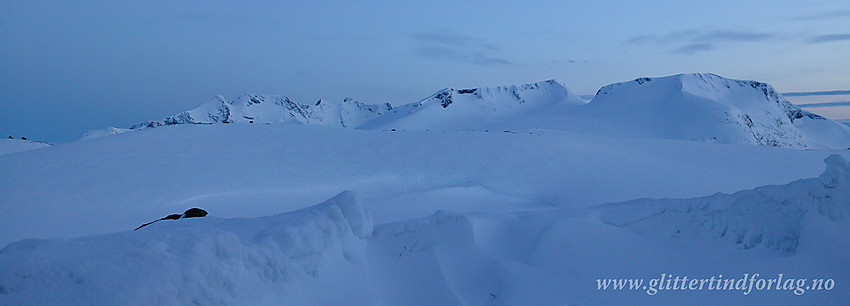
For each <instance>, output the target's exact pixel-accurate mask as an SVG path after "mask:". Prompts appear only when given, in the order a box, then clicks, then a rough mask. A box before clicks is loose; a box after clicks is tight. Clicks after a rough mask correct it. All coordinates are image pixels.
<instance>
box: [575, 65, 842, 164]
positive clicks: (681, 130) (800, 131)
mask: <svg viewBox="0 0 850 306" xmlns="http://www.w3.org/2000/svg"><path fill="white" fill-rule="evenodd" d="M582 115H583V116H587V117H590V118H593V119H594V120H599V121H605V122H606V123H608V124H609V125H611V126H613V127H615V128H616V129H617V132H619V133H620V134H622V135H626V136H638V137H658V138H667V139H682V140H695V141H706V142H716V143H727V144H728V143H732V144H758V145H768V146H777V147H791V148H833V149H844V148H847V147H850V128H847V127H846V126H841V125H840V124H838V123H836V122H834V121H832V120H829V119H826V118H823V117H821V116H818V115H815V114H812V113H809V112H807V111H804V110H801V109H800V108H798V107H796V106H794V105H792V104H791V103H790V102H788V100H786V99H785V98H784V97H783V96H782V95H781V94H780V93H778V92H777V91H775V90H774V89H773V87H772V86H770V85H768V84H765V83H760V82H756V81H742V80H733V79H727V78H724V77H720V76H718V75H715V74H704V73H699V74H680V75H673V76H668V77H662V78H639V79H636V80H634V81H630V82H623V83H615V84H611V85H607V86H604V87H602V88H601V89H600V90H599V92H598V93H597V94H596V96H595V97H594V98H593V100H592V101H591V102H590V103H588V105H587V110H586V112H583V113H582ZM824 134H827V135H828V136H825V135H824Z"/></svg>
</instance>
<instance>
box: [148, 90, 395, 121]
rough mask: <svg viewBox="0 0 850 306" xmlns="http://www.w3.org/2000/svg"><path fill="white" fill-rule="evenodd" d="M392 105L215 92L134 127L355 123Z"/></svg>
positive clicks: (365, 119)
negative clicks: (194, 105) (312, 101)
mask: <svg viewBox="0 0 850 306" xmlns="http://www.w3.org/2000/svg"><path fill="white" fill-rule="evenodd" d="M390 109H392V106H391V105H390V104H389V103H386V104H379V105H371V104H364V103H361V102H358V101H356V100H354V99H351V98H346V99H345V100H343V101H342V102H340V103H330V102H327V101H324V100H319V101H318V102H316V103H315V104H302V103H298V102H295V101H292V100H290V99H289V98H288V97H286V96H283V95H256V94H245V95H241V96H239V97H238V98H236V100H233V101H230V102H228V101H227V100H225V99H224V97H222V96H215V97H214V98H212V99H211V100H210V101H209V102H207V103H204V104H203V105H201V106H199V107H197V108H195V109H193V110H190V111H186V112H182V113H179V114H177V115H175V116H171V117H167V118H165V119H163V120H161V121H150V122H145V123H141V124H138V125H135V126H133V127H131V129H138V128H143V127H156V126H164V125H173V124H211V123H303V124H317V125H329V126H340V127H355V126H358V125H360V124H362V123H363V122H365V121H367V120H369V119H372V118H374V117H376V116H379V115H381V114H383V113H385V112H387V111H388V110H390Z"/></svg>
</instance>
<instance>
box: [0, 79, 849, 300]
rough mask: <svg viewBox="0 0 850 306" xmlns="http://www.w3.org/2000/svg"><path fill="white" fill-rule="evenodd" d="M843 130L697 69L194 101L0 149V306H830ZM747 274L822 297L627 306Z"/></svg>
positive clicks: (700, 294) (759, 295)
mask: <svg viewBox="0 0 850 306" xmlns="http://www.w3.org/2000/svg"><path fill="white" fill-rule="evenodd" d="M252 121H253V123H252ZM848 131H850V128H848V127H846V126H844V125H840V124H838V123H835V122H834V121H831V120H827V119H824V118H822V117H820V116H818V115H815V114H812V113H809V112H806V111H802V110H800V109H799V108H796V107H795V106H793V105H791V104H790V103H787V100H785V99H784V98H783V97H782V96H781V94H778V93H777V92H776V91H775V90H773V88H772V87H770V85H767V84H764V83H759V82H753V81H740V80H732V79H726V78H722V77H719V76H716V75H712V74H685V75H676V76H669V77H662V78H651V79H650V78H641V79H638V80H634V81H630V82H624V83H616V84H612V85H609V86H606V87H603V88H602V89H600V91H599V93H598V94H597V96H596V97H595V98H594V99H593V100H592V101H590V102H589V103H585V102H584V101H582V100H581V99H580V98H579V97H578V96H576V95H575V94H574V93H572V92H570V91H569V90H568V89H567V88H566V86H563V85H561V84H559V83H557V82H555V81H551V80H550V81H544V82H539V83H531V84H526V85H516V86H497V87H485V88H466V89H456V88H447V89H444V90H440V91H438V92H437V93H435V94H434V95H432V96H430V97H428V98H426V99H423V100H422V101H419V102H416V103H412V104H406V105H401V106H396V107H393V106H391V105H389V104H385V105H368V104H363V103H360V102H357V101H354V100H350V99H347V100H345V101H342V102H340V103H331V102H327V101H319V102H317V103H312V104H302V103H297V102H294V101H291V100H289V99H288V98H286V96H283V95H244V96H241V97H239V98H237V99H236V100H233V101H227V100H225V99H224V98H216V99H214V100H213V101H211V102H209V103H207V104H204V105H202V106H200V107H198V108H196V109H194V110H190V111H187V112H183V113H181V114H178V115H175V116H171V117H167V118H166V119H164V120H161V121H151V122H147V123H143V124H141V125H139V126H136V127H134V128H133V129H114V128H111V129H105V130H101V131H97V132H93V133H91V134H89V136H88V137H86V139H83V140H81V141H77V142H72V143H67V144H59V145H55V146H49V147H46V148H43V149H38V150H31V151H26V152H17V153H12V154H0V173H2V174H3V175H2V176H0V246H5V247H4V248H2V249H0V305H58V304H75V305H93V304H134V305H150V304H202V305H232V304H240V305H244V304H250V305H254V304H257V305H280V304H287V305H290V304H296V305H307V304H310V305H317V304H318V305H339V304H348V305H374V304H385V305H408V304H414V305H415V304H422V305H565V304H566V305H571V304H574V305H597V304H686V303H687V304H693V303H697V304H788V303H791V304H833V305H842V304H846V301H847V300H848V299H850V290H847V288H848V284H850V257H848V256H847V254H848V253H850V165H849V164H848V162H847V160H850V151H847V150H846V148H847V147H850V132H848ZM7 144H11V143H6V144H4V147H2V148H4V150H5V148H7V147H9V146H6V145H7ZM14 144H15V145H18V144H19V143H17V142H16V143H14ZM7 151H8V150H7ZM16 151H22V150H16ZM9 152H11V151H9ZM0 153H2V152H0ZM316 203H319V204H316ZM191 207H200V208H203V209H204V210H206V211H207V212H209V215H208V216H207V217H204V218H190V219H180V220H164V221H160V222H156V223H154V224H151V225H149V226H146V227H144V228H141V229H139V230H137V231H133V229H134V228H136V227H137V226H139V225H140V224H143V223H147V222H149V221H152V220H156V219H159V218H161V217H163V216H166V215H168V214H173V213H180V212H182V211H185V210H186V209H187V208H191ZM755 273H758V274H759V276H760V277H761V278H776V277H777V276H778V275H779V274H782V277H784V278H785V279H788V278H793V279H803V278H805V279H806V280H808V281H811V280H813V279H829V280H830V281H831V282H832V284H834V288H831V289H829V290H816V289H807V288H805V287H804V286H802V287H801V286H792V287H793V288H792V287H789V288H788V289H783V290H767V291H760V290H753V291H752V292H749V293H746V294H745V293H744V292H742V291H741V290H725V291H723V290H721V291H718V290H713V291H712V290H696V291H688V290H669V289H661V290H656V291H654V292H653V293H650V292H652V291H653V290H650V287H652V285H651V284H649V281H650V280H652V279H657V278H659V277H660V276H661V275H662V274H664V275H665V276H667V275H669V276H671V277H672V276H673V275H675V276H687V277H688V278H691V279H693V278H706V279H707V278H710V277H720V278H724V279H740V278H742V277H745V275H749V276H753V275H754V274H755ZM612 278H615V279H616V278H627V279H641V280H645V281H646V283H643V284H642V286H639V287H638V288H637V289H636V290H627V289H624V290H613V289H607V290H602V289H600V284H601V281H602V280H607V279H612ZM654 289H658V288H657V287H655V288H654ZM801 291H802V292H801Z"/></svg>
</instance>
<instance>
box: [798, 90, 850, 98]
mask: <svg viewBox="0 0 850 306" xmlns="http://www.w3.org/2000/svg"><path fill="white" fill-rule="evenodd" d="M782 95H783V96H786V97H808V96H836V95H850V90H824V91H796V92H785V93H782Z"/></svg>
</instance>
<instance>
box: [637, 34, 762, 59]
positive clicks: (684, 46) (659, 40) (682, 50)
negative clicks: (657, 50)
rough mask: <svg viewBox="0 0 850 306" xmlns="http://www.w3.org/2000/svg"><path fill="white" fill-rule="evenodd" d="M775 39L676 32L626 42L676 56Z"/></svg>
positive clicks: (638, 37)
mask: <svg viewBox="0 0 850 306" xmlns="http://www.w3.org/2000/svg"><path fill="white" fill-rule="evenodd" d="M775 38H777V34H776V33H768V32H749V31H730V30H716V31H696V30H688V31H677V32H672V33H669V34H666V35H651V34H650V35H639V36H635V37H633V38H631V39H629V40H627V41H626V44H632V45H659V46H670V45H674V46H676V47H675V48H673V49H671V51H670V52H672V53H676V54H688V55H689V54H696V53H699V52H703V51H709V50H713V49H715V48H716V47H717V45H718V44H729V43H747V42H757V41H765V40H771V39H775Z"/></svg>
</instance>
